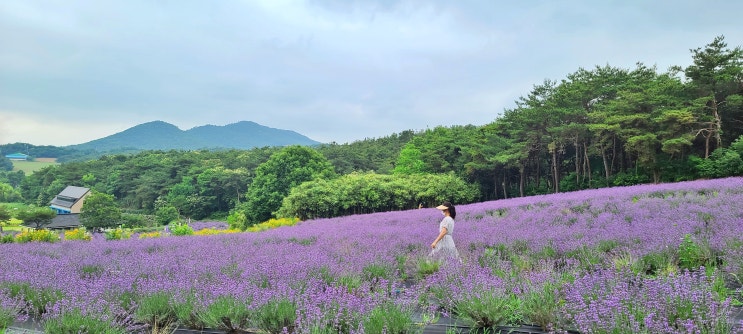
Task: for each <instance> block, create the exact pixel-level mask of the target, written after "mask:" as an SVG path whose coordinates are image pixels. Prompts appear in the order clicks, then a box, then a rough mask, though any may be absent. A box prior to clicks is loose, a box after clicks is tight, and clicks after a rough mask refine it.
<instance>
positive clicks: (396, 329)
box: [363, 303, 414, 334]
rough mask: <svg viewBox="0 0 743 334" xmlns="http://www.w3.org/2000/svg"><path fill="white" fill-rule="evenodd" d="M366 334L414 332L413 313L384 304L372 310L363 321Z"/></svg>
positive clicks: (391, 304)
mask: <svg viewBox="0 0 743 334" xmlns="http://www.w3.org/2000/svg"><path fill="white" fill-rule="evenodd" d="M363 324H364V333H370V334H383V333H387V334H403V333H410V332H412V331H413V325H414V323H413V318H412V312H411V311H409V310H402V309H401V308H400V307H399V306H397V305H395V304H393V303H384V304H382V305H379V306H377V307H375V308H373V309H372V310H371V312H369V314H368V315H367V316H366V319H364V321H363Z"/></svg>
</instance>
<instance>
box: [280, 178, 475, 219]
mask: <svg viewBox="0 0 743 334" xmlns="http://www.w3.org/2000/svg"><path fill="white" fill-rule="evenodd" d="M477 197H478V190H477V188H476V187H475V186H474V185H471V184H468V183H466V182H465V181H464V180H462V179H461V178H459V177H457V176H455V175H454V174H452V173H449V174H411V175H380V174H376V173H352V174H349V175H344V176H341V177H339V178H336V179H333V180H322V179H320V180H314V181H310V182H305V183H303V184H301V185H300V186H298V187H296V188H294V189H292V191H291V192H290V193H289V195H288V196H287V197H286V198H285V199H284V201H283V204H282V206H281V208H280V209H279V211H278V212H277V215H279V216H285V217H299V218H300V219H302V220H304V219H309V218H318V217H336V216H342V215H351V214H360V213H370V212H379V211H390V210H405V209H412V208H417V207H418V205H419V204H420V203H426V204H428V205H432V204H434V203H440V202H443V201H445V200H448V201H452V202H454V203H469V202H472V201H474V200H475V199H476V198H477Z"/></svg>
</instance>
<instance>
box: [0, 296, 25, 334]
mask: <svg viewBox="0 0 743 334" xmlns="http://www.w3.org/2000/svg"><path fill="white" fill-rule="evenodd" d="M24 308H25V304H24V303H23V301H22V300H18V301H17V302H15V303H3V305H0V333H2V332H3V330H5V329H6V328H8V327H9V326H10V325H12V324H13V323H14V322H15V320H16V318H18V316H19V315H20V314H21V312H23V310H24Z"/></svg>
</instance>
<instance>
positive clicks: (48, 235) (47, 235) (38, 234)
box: [15, 230, 61, 243]
mask: <svg viewBox="0 0 743 334" xmlns="http://www.w3.org/2000/svg"><path fill="white" fill-rule="evenodd" d="M60 239H61V238H60V237H59V234H57V233H55V232H52V231H49V230H33V231H24V232H21V233H18V234H17V235H16V236H15V241H16V242H18V243H26V242H32V241H35V242H57V241H59V240H60Z"/></svg>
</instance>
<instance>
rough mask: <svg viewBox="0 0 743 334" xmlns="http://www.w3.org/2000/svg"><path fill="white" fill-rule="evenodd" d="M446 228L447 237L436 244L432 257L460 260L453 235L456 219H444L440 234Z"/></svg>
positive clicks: (447, 217)
mask: <svg viewBox="0 0 743 334" xmlns="http://www.w3.org/2000/svg"><path fill="white" fill-rule="evenodd" d="M443 228H446V235H445V236H444V237H443V238H441V240H439V242H438V243H436V248H434V249H432V250H431V254H430V255H431V256H432V257H435V258H457V259H458V258H459V252H458V251H457V246H455V245H454V238H452V236H451V235H452V233H453V232H454V219H452V218H451V217H449V216H446V217H444V219H442V220H441V223H439V233H441V230H442V229H443Z"/></svg>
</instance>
